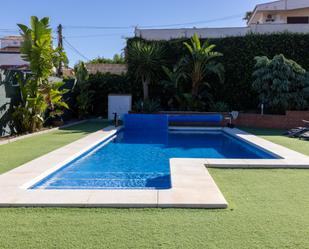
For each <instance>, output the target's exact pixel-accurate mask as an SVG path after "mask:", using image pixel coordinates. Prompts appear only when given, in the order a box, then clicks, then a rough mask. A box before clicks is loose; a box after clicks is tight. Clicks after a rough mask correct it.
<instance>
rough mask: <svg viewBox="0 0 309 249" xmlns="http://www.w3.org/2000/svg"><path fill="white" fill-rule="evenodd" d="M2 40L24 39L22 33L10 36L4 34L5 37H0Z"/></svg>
mask: <svg viewBox="0 0 309 249" xmlns="http://www.w3.org/2000/svg"><path fill="white" fill-rule="evenodd" d="M0 40H19V41H22V40H23V37H22V36H20V35H9V36H4V37H3V38H0Z"/></svg>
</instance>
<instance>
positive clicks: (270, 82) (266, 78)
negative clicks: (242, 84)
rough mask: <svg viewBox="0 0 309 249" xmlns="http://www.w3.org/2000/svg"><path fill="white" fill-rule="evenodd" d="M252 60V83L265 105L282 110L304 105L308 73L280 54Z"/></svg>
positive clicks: (305, 103)
mask: <svg viewBox="0 0 309 249" xmlns="http://www.w3.org/2000/svg"><path fill="white" fill-rule="evenodd" d="M255 60H256V65H255V71H254V72H253V77H254V79H255V80H254V82H253V84H252V86H253V89H255V90H256V91H257V93H258V96H259V100H260V102H261V103H262V104H264V105H265V108H268V109H270V110H271V111H272V112H284V111H285V110H303V109H305V108H307V107H308V103H307V101H306V98H307V97H308V96H307V95H306V88H309V77H308V76H309V75H308V73H307V72H306V70H305V69H303V68H302V67H301V66H300V65H298V64H297V63H296V62H294V61H292V60H288V59H286V58H285V57H284V56H283V55H276V56H275V57H274V58H273V59H268V58H267V57H266V56H261V57H256V58H255Z"/></svg>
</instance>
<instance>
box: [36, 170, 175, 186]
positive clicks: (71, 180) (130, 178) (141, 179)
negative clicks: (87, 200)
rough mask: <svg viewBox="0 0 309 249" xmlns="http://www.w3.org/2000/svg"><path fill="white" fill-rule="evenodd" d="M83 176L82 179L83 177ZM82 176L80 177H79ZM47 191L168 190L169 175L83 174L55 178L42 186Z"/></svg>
mask: <svg viewBox="0 0 309 249" xmlns="http://www.w3.org/2000/svg"><path fill="white" fill-rule="evenodd" d="M81 175H82V177H81ZM79 176H80V177H79ZM41 187H42V188H46V189H83V188H84V189H130V188H134V189H136V188H140V189H143V188H147V189H168V188H170V187H171V181H170V175H169V174H151V173H150V174H145V173H120V172H119V173H118V172H109V173H107V172H104V173H103V172H99V173H98V174H97V173H95V172H87V173H86V174H85V172H83V173H82V174H80V175H79V174H74V175H72V176H68V175H66V176H65V177H63V176H62V177H60V178H58V177H54V178H52V179H51V180H48V181H46V182H44V183H43V185H41V186H40V188H41Z"/></svg>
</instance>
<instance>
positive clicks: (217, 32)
mask: <svg viewBox="0 0 309 249" xmlns="http://www.w3.org/2000/svg"><path fill="white" fill-rule="evenodd" d="M248 31H249V28H248V27H239V28H203V29H195V28H194V29H136V30H135V36H136V37H141V38H144V39H147V40H171V39H179V38H190V37H192V36H193V35H194V33H196V34H197V35H198V36H199V37H201V38H206V37H207V38H218V37H226V36H243V35H246V34H247V33H248Z"/></svg>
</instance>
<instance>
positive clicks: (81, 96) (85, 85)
mask: <svg viewBox="0 0 309 249" xmlns="http://www.w3.org/2000/svg"><path fill="white" fill-rule="evenodd" d="M74 71H75V76H76V88H77V91H78V95H77V97H76V101H77V106H78V115H79V117H80V118H84V117H86V116H87V115H88V114H89V110H90V107H91V105H92V102H93V97H94V91H93V90H91V89H90V82H89V81H88V79H89V74H88V71H87V68H86V66H85V64H84V62H79V63H78V64H77V65H75V67H74Z"/></svg>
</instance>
